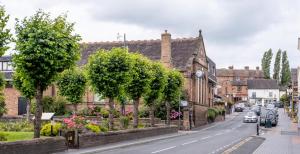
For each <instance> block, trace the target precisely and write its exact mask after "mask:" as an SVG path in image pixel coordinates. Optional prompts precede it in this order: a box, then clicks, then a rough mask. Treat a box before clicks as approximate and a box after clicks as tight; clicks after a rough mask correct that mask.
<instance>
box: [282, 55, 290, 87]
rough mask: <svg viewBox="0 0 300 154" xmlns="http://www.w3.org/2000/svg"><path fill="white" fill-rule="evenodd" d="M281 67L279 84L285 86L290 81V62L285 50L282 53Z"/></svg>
mask: <svg viewBox="0 0 300 154" xmlns="http://www.w3.org/2000/svg"><path fill="white" fill-rule="evenodd" d="M281 63H282V68H281V85H283V86H286V85H288V84H289V83H290V81H291V70H290V64H289V60H288V57H287V53H286V51H283V53H282V62H281Z"/></svg>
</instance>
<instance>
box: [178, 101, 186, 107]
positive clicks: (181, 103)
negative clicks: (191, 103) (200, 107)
mask: <svg viewBox="0 0 300 154" xmlns="http://www.w3.org/2000/svg"><path fill="white" fill-rule="evenodd" d="M180 106H188V102H187V101H180Z"/></svg>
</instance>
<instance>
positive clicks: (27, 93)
mask: <svg viewBox="0 0 300 154" xmlns="http://www.w3.org/2000/svg"><path fill="white" fill-rule="evenodd" d="M13 84H14V87H15V88H16V89H18V90H19V91H20V92H21V94H22V95H23V96H24V97H25V98H26V99H27V107H26V112H27V113H26V119H27V120H28V121H29V120H30V108H31V100H32V99H33V97H34V96H35V92H36V89H35V87H34V85H33V84H32V82H31V81H30V80H28V79H26V78H23V77H22V76H21V75H20V74H19V73H18V72H15V73H14V75H13Z"/></svg>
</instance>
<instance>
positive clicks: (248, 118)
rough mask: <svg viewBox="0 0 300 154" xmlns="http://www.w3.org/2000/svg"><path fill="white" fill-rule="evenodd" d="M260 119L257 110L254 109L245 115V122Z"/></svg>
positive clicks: (255, 121)
mask: <svg viewBox="0 0 300 154" xmlns="http://www.w3.org/2000/svg"><path fill="white" fill-rule="evenodd" d="M257 121H258V118H257V115H256V113H255V112H253V111H250V112H248V113H247V114H246V115H245V117H244V122H245V123H246V122H254V123H257Z"/></svg>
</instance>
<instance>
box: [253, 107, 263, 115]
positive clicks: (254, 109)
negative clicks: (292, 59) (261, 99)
mask: <svg viewBox="0 0 300 154" xmlns="http://www.w3.org/2000/svg"><path fill="white" fill-rule="evenodd" d="M260 108H261V107H260V106H258V105H254V106H252V108H251V111H253V112H255V113H256V115H257V116H260V111H261V109H260Z"/></svg>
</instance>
